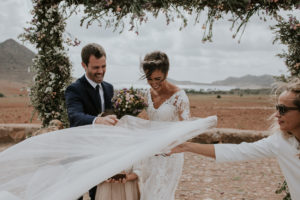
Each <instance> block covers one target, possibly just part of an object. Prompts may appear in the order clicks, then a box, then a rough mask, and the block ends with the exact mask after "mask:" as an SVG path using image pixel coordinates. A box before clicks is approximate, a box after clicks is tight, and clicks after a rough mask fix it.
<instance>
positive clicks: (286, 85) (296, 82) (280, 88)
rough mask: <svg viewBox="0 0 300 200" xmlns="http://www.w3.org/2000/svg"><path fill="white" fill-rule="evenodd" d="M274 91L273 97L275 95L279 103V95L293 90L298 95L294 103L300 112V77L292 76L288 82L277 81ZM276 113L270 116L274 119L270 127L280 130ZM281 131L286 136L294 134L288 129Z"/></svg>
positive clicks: (273, 129)
mask: <svg viewBox="0 0 300 200" xmlns="http://www.w3.org/2000/svg"><path fill="white" fill-rule="evenodd" d="M273 91H274V96H273V97H274V99H275V102H276V103H277V100H278V98H279V96H280V95H281V94H282V93H283V92H286V91H288V92H293V93H294V94H295V96H296V98H295V99H294V100H293V104H294V105H295V106H296V107H297V108H299V112H300V79H299V78H292V79H291V80H289V81H288V82H277V83H275V84H274V85H273ZM275 115H276V113H274V114H272V116H271V117H270V118H271V119H273V120H274V122H273V124H272V125H271V127H270V129H271V130H272V131H276V130H279V125H278V123H277V120H276V117H275ZM281 132H282V134H283V135H284V136H285V137H286V138H288V137H290V136H292V134H291V133H289V132H287V131H281Z"/></svg>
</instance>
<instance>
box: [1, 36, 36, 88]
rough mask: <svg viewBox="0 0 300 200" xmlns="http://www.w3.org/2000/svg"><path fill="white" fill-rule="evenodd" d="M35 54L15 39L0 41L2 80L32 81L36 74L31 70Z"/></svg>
mask: <svg viewBox="0 0 300 200" xmlns="http://www.w3.org/2000/svg"><path fill="white" fill-rule="evenodd" d="M34 57H35V54H34V53H33V52H32V51H31V50H29V49H28V48H26V47H25V46H23V45H21V44H19V43H18V42H16V41H15V40H13V39H8V40H6V41H4V42H3V43H0V80H10V81H16V82H23V83H24V82H30V81H32V77H33V75H34V73H33V72H30V71H29V67H30V66H31V65H32V59H33V58H34Z"/></svg>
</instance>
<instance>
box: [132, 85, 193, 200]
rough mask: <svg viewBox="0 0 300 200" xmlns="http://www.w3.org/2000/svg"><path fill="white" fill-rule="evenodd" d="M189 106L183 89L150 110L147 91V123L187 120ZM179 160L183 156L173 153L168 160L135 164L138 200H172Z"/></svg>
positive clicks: (180, 163) (159, 157)
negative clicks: (139, 199) (151, 121)
mask: <svg viewBox="0 0 300 200" xmlns="http://www.w3.org/2000/svg"><path fill="white" fill-rule="evenodd" d="M189 107H190V106H189V100H188V97H187V95H186V94H185V92H184V90H180V91H178V92H176V93H174V94H173V95H172V96H171V97H170V98H169V99H167V100H166V101H165V102H163V103H162V104H161V105H160V106H159V107H158V108H155V107H154V105H153V102H152V98H151V94H150V91H148V109H147V114H148V117H149V120H153V121H180V120H188V119H189V117H190V109H189ZM183 161H184V158H183V154H175V155H171V156H168V157H164V156H162V155H158V156H153V157H150V158H148V159H146V160H143V161H141V162H140V163H138V164H137V165H136V166H135V167H134V172H135V173H136V174H137V175H138V176H139V188H140V193H141V200H153V199H155V200H173V199H174V196H175V190H176V187H177V184H178V182H179V179H180V176H181V172H182V166H183Z"/></svg>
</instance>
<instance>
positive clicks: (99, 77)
mask: <svg viewBox="0 0 300 200" xmlns="http://www.w3.org/2000/svg"><path fill="white" fill-rule="evenodd" d="M104 74H105V73H102V74H100V73H99V74H94V81H95V82H96V83H101V82H102V81H103V78H104Z"/></svg>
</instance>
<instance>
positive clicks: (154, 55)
mask: <svg viewBox="0 0 300 200" xmlns="http://www.w3.org/2000/svg"><path fill="white" fill-rule="evenodd" d="M141 68H142V70H143V72H144V75H143V76H142V78H148V77H150V76H151V74H152V73H153V72H154V71H155V70H157V69H158V70H160V71H161V72H162V73H164V74H165V75H167V73H168V71H169V58H168V56H167V54H165V53H164V52H161V51H154V52H151V53H148V54H146V56H145V57H144V60H143V61H142V62H141Z"/></svg>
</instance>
